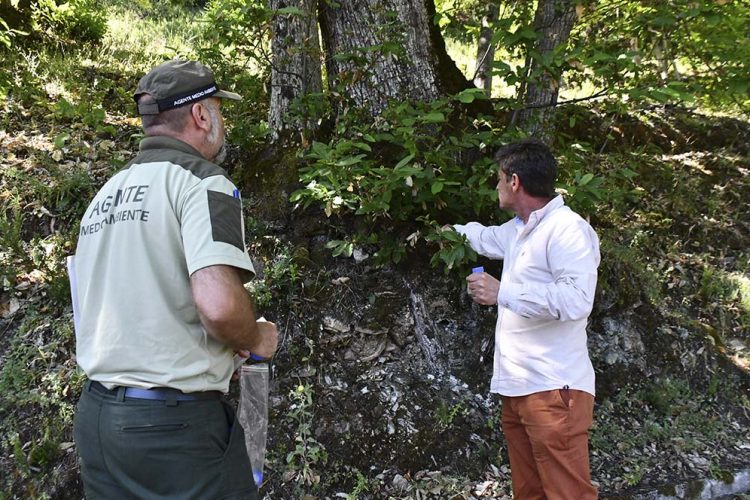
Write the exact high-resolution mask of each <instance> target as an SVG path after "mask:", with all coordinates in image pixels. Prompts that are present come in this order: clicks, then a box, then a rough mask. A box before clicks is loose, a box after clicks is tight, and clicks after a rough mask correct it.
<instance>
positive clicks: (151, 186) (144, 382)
mask: <svg viewBox="0 0 750 500" xmlns="http://www.w3.org/2000/svg"><path fill="white" fill-rule="evenodd" d="M219 264H223V265H229V266H233V267H236V268H239V269H241V270H243V271H245V273H244V277H245V278H246V279H247V280H249V279H250V278H251V277H252V275H253V273H254V271H253V265H252V262H251V261H250V258H249V257H248V255H247V253H246V252H245V246H244V226H243V218H242V205H241V201H240V197H239V191H238V190H237V189H236V188H235V186H234V184H232V182H231V181H230V180H229V178H228V177H227V174H226V172H225V171H224V170H223V169H222V168H220V167H218V166H217V165H215V164H213V163H211V162H209V161H206V160H205V159H203V158H202V157H201V156H200V154H199V153H198V152H197V151H196V150H195V149H193V148H192V147H191V146H189V145H188V144H186V143H184V142H182V141H179V140H177V139H173V138H170V137H164V136H160V137H148V138H146V139H144V140H143V141H142V142H141V144H140V154H139V155H138V156H137V157H136V158H135V159H134V160H133V161H132V162H130V164H128V165H127V166H126V167H125V168H124V169H123V170H122V171H120V172H119V173H117V174H116V175H115V176H114V177H112V178H111V179H110V180H109V181H108V182H107V183H106V184H105V185H104V187H103V188H102V189H101V190H100V191H99V193H98V194H97V195H96V197H95V198H94V200H93V201H92V202H91V204H90V205H89V207H88V208H87V209H86V212H85V215H84V216H83V219H82V221H81V228H80V233H79V238H78V247H77V249H76V255H75V257H74V261H73V266H72V268H73V275H72V276H71V281H73V282H75V283H76V286H75V287H74V291H73V300H74V306H75V308H76V310H77V311H76V343H77V348H76V357H77V362H78V365H79V366H80V367H81V368H82V369H83V371H84V372H86V375H87V376H88V377H89V378H90V379H92V380H97V381H99V382H101V383H103V384H104V385H106V386H107V387H110V388H111V387H113V386H117V385H124V386H130V387H142V388H151V387H173V388H176V389H180V390H182V391H184V392H195V391H209V390H219V391H223V392H226V391H227V390H228V387H229V379H230V377H231V374H232V371H233V362H232V356H233V353H232V350H231V349H230V348H229V347H227V346H225V345H223V344H221V343H219V342H218V341H216V340H214V339H213V338H212V337H210V336H209V335H208V334H207V333H206V331H205V330H204V328H203V326H202V325H201V322H200V319H199V317H198V311H197V309H196V305H195V303H194V301H193V297H192V290H191V287H190V275H191V274H192V273H194V272H195V271H197V270H199V269H201V268H204V267H207V266H213V265H219Z"/></svg>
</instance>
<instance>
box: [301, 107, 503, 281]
mask: <svg viewBox="0 0 750 500" xmlns="http://www.w3.org/2000/svg"><path fill="white" fill-rule="evenodd" d="M463 98H465V96H463V95H461V94H459V96H457V100H460V99H463ZM462 113H463V112H462V107H461V106H460V105H457V104H456V102H455V100H450V99H441V100H437V101H434V102H431V103H394V104H393V105H392V106H391V107H390V108H389V109H387V110H386V111H385V112H384V113H383V114H382V115H381V116H379V117H378V118H376V119H375V120H374V121H371V120H361V119H358V117H355V116H352V115H351V114H350V115H346V116H345V117H344V119H343V120H342V121H341V122H339V124H338V130H337V131H336V132H337V136H336V137H335V138H334V139H333V140H331V141H330V142H329V143H327V144H325V143H321V142H314V143H313V144H312V147H311V148H310V150H309V151H307V153H306V154H305V155H304V158H305V159H306V160H308V162H309V163H308V164H307V165H306V166H303V167H302V168H301V169H300V180H301V182H302V183H303V184H304V187H303V188H302V189H299V190H298V191H296V192H294V193H293V194H292V196H291V201H292V202H298V203H299V204H301V205H303V206H308V205H310V204H312V203H315V204H318V205H320V206H321V207H322V208H323V210H324V212H325V213H326V215H327V216H328V217H332V216H337V217H341V218H344V217H346V216H347V215H357V216H361V217H363V218H364V219H365V223H364V224H363V229H362V231H361V233H360V234H358V235H356V236H355V237H354V241H353V242H352V243H354V244H359V245H367V244H369V245H373V246H375V247H377V253H376V254H375V256H376V257H377V258H378V260H379V261H381V262H388V261H393V262H399V261H400V260H401V259H402V258H403V256H404V255H405V249H406V247H407V246H412V247H414V246H416V245H417V243H420V242H424V241H433V242H439V243H442V244H441V249H442V250H443V251H445V252H447V253H444V254H443V257H446V258H443V257H438V259H433V263H437V261H438V260H441V259H442V260H443V261H444V262H445V263H446V264H448V266H449V267H450V266H451V265H452V264H453V263H454V262H457V261H461V260H462V259H463V257H464V255H471V254H469V253H466V252H465V251H464V250H458V248H463V243H462V241H463V240H461V241H453V242H451V241H449V240H446V238H444V237H442V236H439V232H440V231H439V229H440V226H441V224H445V223H455V222H461V221H465V220H466V217H476V216H480V215H483V216H488V215H489V214H488V211H489V210H493V207H494V206H495V205H496V200H497V195H496V193H495V190H494V184H495V176H496V167H495V165H494V163H493V162H492V159H491V156H492V155H491V152H492V151H493V150H494V149H495V147H496V146H497V145H499V144H502V143H504V142H507V141H508V140H509V138H508V137H507V136H506V135H505V134H503V133H499V132H498V131H497V130H493V128H492V126H491V124H490V123H489V122H487V121H484V120H482V119H475V120H473V121H472V120H470V119H467V117H466V116H460V115H462ZM455 123H468V125H466V126H462V127H456V126H454V125H453V124H455ZM393 159H395V160H393ZM349 243H350V242H340V244H338V245H336V247H335V250H339V249H341V251H339V252H338V253H340V254H341V253H343V254H348V253H350V252H349V250H348V249H349V248H351V245H350V244H349ZM462 252H463V253H462ZM448 253H450V254H451V255H452V257H453V258H451V257H448ZM459 255H460V256H459Z"/></svg>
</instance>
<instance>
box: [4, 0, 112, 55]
mask: <svg viewBox="0 0 750 500" xmlns="http://www.w3.org/2000/svg"><path fill="white" fill-rule="evenodd" d="M11 3H14V2H11ZM15 3H16V5H14V6H13V7H11V8H13V9H14V10H15V12H14V18H18V19H17V20H16V24H18V26H21V27H22V28H21V29H16V28H17V26H8V23H7V22H5V21H2V19H0V25H2V29H3V33H2V34H0V43H2V44H4V45H5V46H6V47H7V48H10V41H11V39H12V38H13V37H15V36H16V35H21V34H23V35H26V34H28V35H30V39H29V41H32V40H39V39H41V40H42V41H43V42H44V43H54V44H56V45H58V46H64V45H67V44H69V43H70V42H75V43H98V42H100V41H101V40H102V38H103V37H104V35H105V33H106V32H107V17H106V12H105V11H104V9H102V3H101V1H100V0H67V1H58V0H38V1H35V2H29V3H28V4H25V3H18V2H15ZM25 29H28V32H26V31H25ZM20 40H23V39H20Z"/></svg>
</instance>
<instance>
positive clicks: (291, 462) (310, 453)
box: [285, 384, 328, 491]
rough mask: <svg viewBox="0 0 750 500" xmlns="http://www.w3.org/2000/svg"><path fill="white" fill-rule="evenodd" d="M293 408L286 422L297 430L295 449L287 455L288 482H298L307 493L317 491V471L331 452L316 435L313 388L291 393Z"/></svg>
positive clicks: (303, 387) (318, 480)
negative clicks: (312, 489) (314, 432)
mask: <svg viewBox="0 0 750 500" xmlns="http://www.w3.org/2000/svg"><path fill="white" fill-rule="evenodd" d="M289 398H290V400H291V401H292V405H291V406H290V407H289V412H288V413H287V419H288V420H290V421H291V422H292V423H293V425H294V427H295V435H294V443H295V444H294V449H293V450H292V451H290V452H289V453H288V454H287V455H286V463H287V474H286V475H285V478H288V479H287V480H293V481H295V482H296V483H297V484H298V485H299V486H300V488H301V491H304V490H305V488H309V487H312V488H315V487H316V485H318V484H319V483H320V474H319V473H318V472H317V471H316V469H317V468H318V467H320V466H322V465H324V464H325V463H326V461H327V460H328V453H327V452H326V450H325V447H323V445H322V444H320V443H319V442H318V441H317V440H316V439H315V436H314V434H313V430H314V423H313V389H312V387H311V386H310V385H307V384H300V385H298V386H297V387H296V388H295V389H294V390H293V391H291V392H290V393H289Z"/></svg>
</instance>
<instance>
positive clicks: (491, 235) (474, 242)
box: [453, 222, 513, 259]
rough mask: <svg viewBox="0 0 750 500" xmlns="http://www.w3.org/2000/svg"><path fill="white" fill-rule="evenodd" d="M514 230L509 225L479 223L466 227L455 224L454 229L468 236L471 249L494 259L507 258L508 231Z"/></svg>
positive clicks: (469, 224)
mask: <svg viewBox="0 0 750 500" xmlns="http://www.w3.org/2000/svg"><path fill="white" fill-rule="evenodd" d="M509 228H510V229H511V230H512V229H513V228H512V227H510V226H509V225H508V223H506V224H503V225H502V226H489V227H488V226H483V225H481V224H479V223H478V222H469V223H468V224H466V225H462V224H455V225H454V226H453V229H454V230H455V231H456V232H457V233H459V234H463V235H464V236H466V239H468V240H469V245H470V246H471V248H472V249H473V250H474V251H475V252H476V253H478V254H479V255H483V256H485V257H490V258H492V259H503V258H505V251H506V248H507V246H508V241H509V239H508V230H509Z"/></svg>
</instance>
